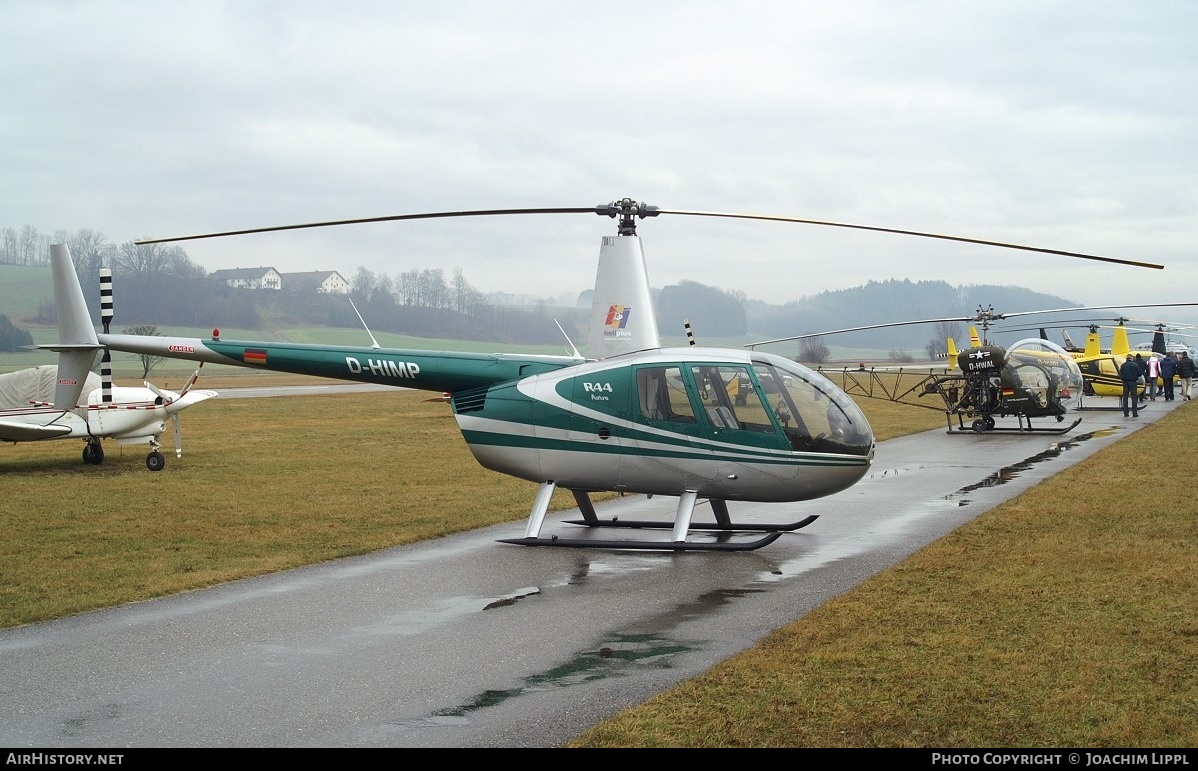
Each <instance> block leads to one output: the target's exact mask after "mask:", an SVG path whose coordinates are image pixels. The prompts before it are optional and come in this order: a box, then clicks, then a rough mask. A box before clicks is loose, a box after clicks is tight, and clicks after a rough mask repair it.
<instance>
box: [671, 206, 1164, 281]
mask: <svg viewBox="0 0 1198 771" xmlns="http://www.w3.org/2000/svg"><path fill="white" fill-rule="evenodd" d="M657 213H658V214H687V215H692V216H696V217H730V218H734V219H746V220H768V221H773V222H797V223H799V224H804V225H824V226H827V227H833V228H850V229H853V230H872V231H875V232H877V233H897V234H899V235H904V236H919V237H921V238H939V239H943V240H945V241H960V242H962V243H967V244H982V245H983V246H998V247H1002V248H1004V249H1021V250H1023V251H1025V252H1040V253H1043V254H1059V255H1062V256H1064V257H1078V258H1080V259H1083V260H1097V261H1099V262H1112V263H1116V264H1119V265H1132V266H1135V267H1138V268H1155V269H1156V270H1163V269H1164V267H1165V266H1164V265H1157V264H1156V263H1152V262H1139V261H1138V260H1121V259H1119V258H1117V257H1100V256H1098V255H1094V254H1081V253H1079V252H1066V251H1063V250H1060V249H1044V248H1041V247H1038V246H1025V245H1023V244H1012V243H1007V242H1004V241H987V240H985V239H981V238H967V237H965V236H950V235H945V234H943V233H925V232H922V231H919V230H902V229H899V228H883V227H876V226H873V225H851V224H849V223H846V222H829V221H827V220H812V219H803V218H800V217H779V216H775V215H770V214H726V213H721V212H709V211H684V210H681V209H658V210H657Z"/></svg>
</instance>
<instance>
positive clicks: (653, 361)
mask: <svg viewBox="0 0 1198 771" xmlns="http://www.w3.org/2000/svg"><path fill="white" fill-rule="evenodd" d="M563 213H586V214H590V215H592V216H593V215H599V216H601V217H609V218H613V219H617V220H618V224H617V230H616V233H615V235H609V236H604V237H603V238H602V242H601V245H600V251H599V267H598V271H597V276H596V284H595V294H594V302H593V305H592V309H591V314H590V330H589V341H588V347H587V352H588V355H589V358H584V357H583V356H581V355H580V354H579V353H578V352H577V349H574V350H573V353H572V354H571V355H568V356H544V355H521V354H479V353H459V352H430V351H423V350H405V349H387V348H378V347H370V348H366V347H341V346H328V345H302V344H293V343H279V342H275V341H246V340H225V339H222V338H221V337H220V334H219V331H218V330H216V329H214V330H213V334H212V336H211V337H209V338H203V339H198V338H180V337H143V336H136V335H114V334H107V333H106V334H101V335H100V336H99V341H100V343H101V344H102V345H104V346H106V347H107V348H110V349H112V350H117V351H124V352H130V353H138V354H148V355H153V356H164V357H169V358H179V359H189V360H192V361H199V362H214V363H221V364H232V365H239V366H245V367H251V368H258V369H266V370H273V371H281V372H292V373H299V374H305V375H316V376H322V377H330V378H337V379H341V380H356V381H363V382H372V383H385V384H389V385H394V386H400V387H405V388H414V389H421V390H427V391H433V392H436V393H438V394H448V400H449V403H450V405H451V407H452V410H453V413H454V416H455V418H456V420H457V423H458V427H459V428H460V430H461V432H462V436H463V438H464V439H465V440H466V443H467V445H468V446H469V447H470V450H471V451H472V452H473V454H474V457H475V458H476V459H477V460H478V462H479V463H481V464H482V465H483V466H484V467H486V468H488V469H492V470H495V471H498V472H501V473H504V474H509V475H512V476H515V477H518V478H521V479H526V480H528V481H530V482H534V483H536V484H538V485H539V487H538V489H537V492H536V494H535V496H534V502H533V506H532V511H531V513H530V514H529V517H528V521H527V525H526V528H525V534H524V536H523V537H522V538H512V539H503V542H505V543H513V544H519V545H524V546H559V547H597V548H614V549H654V550H672V551H684V550H729V551H743V550H750V549H757V548H760V547H762V546H765V545H766V544H768V543H771V542H773V541H774V540H775V539H777V538H778V537H780V536H781V534H782V533H784V532H788V531H793V530H797V529H799V528H802V527H805V526H806V525H808V524H810V523H811V522H812V521H814V519H815V517H814V516H809V517H807V518H804V519H799V520H797V521H794V522H783V523H749V522H743V521H742V522H738V523H734V522H733V521H732V518H731V516H730V514H729V509H728V505H727V502H728V501H755V502H796V501H804V500H810V499H814V498H819V497H822V496H825V495H831V494H833V493H836V492H839V491H841V490H844V489H846V488H848V487H850V486H851V485H853V484H855V483H856V482H857V481H859V480H860V479H861V478H862V477H863V476H865V474H866V473H867V471H868V470H869V468H870V464H871V463H872V461H873V457H874V435H873V431H872V430H871V428H870V426H869V423H868V421H867V420H866V418H865V415H864V414H863V413H862V412H861V410H860V408H858V406H857V405H856V404H855V403H854V402H853V400H852V399H851V398H850V397H849V396H848V395H847V394H845V392H844V391H842V390H841V389H840V388H838V387H837V386H836V385H835V384H833V383H832V381H831V380H829V379H828V378H826V377H824V376H823V375H821V374H819V373H818V372H815V371H813V370H811V369H809V368H807V367H804V366H802V365H800V364H797V363H796V362H794V361H791V360H789V359H787V358H784V357H782V356H778V355H775V354H770V353H765V352H760V351H750V350H744V349H717V348H704V347H696V346H691V347H686V348H662V347H661V342H660V337H659V334H658V328H657V321H656V319H655V315H654V309H653V302H652V295H651V292H650V284H649V280H648V273H647V270H646V266H645V258H644V251H643V249H642V245H641V239H640V237H639V236H638V235H637V233H636V225H637V220H638V219H644V218H647V217H656V216H659V215H664V214H674V215H691V216H706V217H733V218H742V219H757V220H773V221H783V222H797V223H806V224H817V225H830V226H834V227H847V228H858V229H862V230H873V231H880V232H889V233H901V234H906V235H915V236H924V237H929V238H941V239H949V240H955V241H964V242H970V243H976V244H988V245H992V246H1001V247H1007V248H1013V249H1024V250H1028V251H1035V252H1048V253H1051V254H1061V255H1066V256H1071V257H1080V258H1084V259H1090V260H1099V261H1104V262H1110V263H1119V264H1124V265H1134V266H1139V267H1149V268H1161V267H1163V266H1160V265H1153V264H1150V263H1140V262H1133V261H1130V260H1120V259H1114V258H1108V257H1097V256H1093V255H1084V254H1077V253H1072V252H1060V251H1056V250H1051V249H1038V248H1035V247H1027V246H1019V245H1015V244H1002V243H998V242H992V241H981V240H978V239H972V238H959V237H955V236H945V235H936V234H931V233H919V232H915V231H903V230H895V229H891V228H878V227H870V226H863V225H846V224H842V223H832V222H821V221H817V220H807V219H798V218H791V217H777V216H769V215H751V214H725V213H718V212H699V211H684V210H668V209H661V208H658V207H655V206H648V205H646V204H644V203H639V202H636V201H634V200H632V199H630V198H624V199H622V200H618V201H613V202H611V203H608V204H602V205H599V206H594V207H585V208H552V209H503V210H477V211H457V212H433V213H424V214H406V215H397V216H391V217H374V218H368V219H358V220H342V221H338V222H321V223H311V224H305V225H290V226H282V227H269V228H258V229H254V230H241V231H230V232H224V233H211V234H206V235H197V236H184V237H179V238H164V239H155V240H144V241H140V242H138V243H139V244H149V243H163V242H171V241H184V240H191V239H196V238H210V237H217V236H231V235H238V234H244V233H260V232H270V231H278V230H294V229H300V228H313V227H325V226H332V225H347V224H354V223H361V222H382V221H398V220H414V219H425V218H436V217H467V216H486V215H510V214H563ZM559 487H560V488H563V489H568V490H570V491H571V492H572V493H573V495H574V498H575V500H576V501H577V502H578V506H579V509H580V511H581V512H582V517H583V518H582V519H579V520H571V522H572V523H573V524H578V525H581V526H584V527H587V528H612V529H619V528H635V529H661V530H669V531H670V535H669V537H668V540H667V539H640V538H635V539H601V538H589V537H583V538H559V537H557V536H553V537H550V538H545V537H541V535H540V532H541V529H542V525H543V522H544V518H545V515H546V513H547V511H548V506H549V502H550V499H551V497H552V495H553V492H554V491H555V490H556V489H557V488H559ZM599 491H616V492H621V493H637V494H644V495H650V496H653V495H660V496H672V497H677V498H678V504H677V508H676V513H675V517H674V520H673V521H672V522H670V521H623V520H620V521H616V520H601V519H600V518H599V517H598V516H597V515H596V512H595V508H594V506H593V505H592V502H591V500H590V493H592V492H599ZM701 501H705V502H706V504H707V505H708V508H709V509H710V514H711V518H712V519H713V521H712V522H705V521H704V522H700V521H697V520H696V519H695V518H694V515H695V512H696V507H697V504H699V503H700V502H701ZM591 532H594V531H591ZM763 533H764V535H762V534H763Z"/></svg>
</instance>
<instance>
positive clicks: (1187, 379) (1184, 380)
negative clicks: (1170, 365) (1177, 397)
mask: <svg viewBox="0 0 1198 771" xmlns="http://www.w3.org/2000/svg"><path fill="white" fill-rule="evenodd" d="M1178 356H1180V357H1181V358H1179V359H1178V360H1177V376H1178V377H1179V378H1181V395H1182V396H1184V397H1185V400H1186V401H1187V402H1188V401H1189V400H1190V386H1191V385H1192V384H1193V382H1194V360H1193V359H1191V358H1190V357H1189V356H1186V352H1185V351H1182V352H1181V353H1179V354H1178Z"/></svg>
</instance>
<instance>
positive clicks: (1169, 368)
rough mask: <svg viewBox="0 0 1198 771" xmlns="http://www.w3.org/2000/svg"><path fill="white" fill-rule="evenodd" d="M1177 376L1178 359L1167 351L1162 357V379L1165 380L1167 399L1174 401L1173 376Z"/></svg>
mask: <svg viewBox="0 0 1198 771" xmlns="http://www.w3.org/2000/svg"><path fill="white" fill-rule="evenodd" d="M1175 377H1177V360H1176V359H1174V358H1173V354H1171V353H1166V354H1165V358H1163V359H1161V380H1164V381H1165V401H1167V402H1171V401H1173V378H1175Z"/></svg>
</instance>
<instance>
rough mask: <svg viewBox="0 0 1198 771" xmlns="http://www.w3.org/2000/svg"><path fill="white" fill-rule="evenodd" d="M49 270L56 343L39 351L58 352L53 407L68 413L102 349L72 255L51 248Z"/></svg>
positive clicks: (60, 247)
mask: <svg viewBox="0 0 1198 771" xmlns="http://www.w3.org/2000/svg"><path fill="white" fill-rule="evenodd" d="M50 266H51V269H52V271H53V274H54V302H55V303H56V304H57V306H58V342H57V343H50V344H46V345H39V346H38V347H39V348H43V349H47V350H51V351H57V352H58V383H57V384H56V385H55V388H54V407H55V408H56V409H60V410H70V409H74V408H75V406H76V405H78V403H79V397H80V395H81V394H82V393H83V387H84V385H85V384H86V383H87V375H88V373H89V372H91V368H92V365H93V364H95V363H96V353H97V352H99V351H100V350H102V349H101V347H100V342H99V340H98V339H97V338H96V329H95V327H93V326H92V321H91V316H90V315H89V314H88V311H87V302H86V301H85V300H84V299H83V290H82V289H81V288H80V286H79V280H78V278H77V276H76V275H75V263H74V261H72V260H71V251H70V249H68V248H67V247H66V245H65V244H54V245H52V246H51V247H50Z"/></svg>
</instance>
